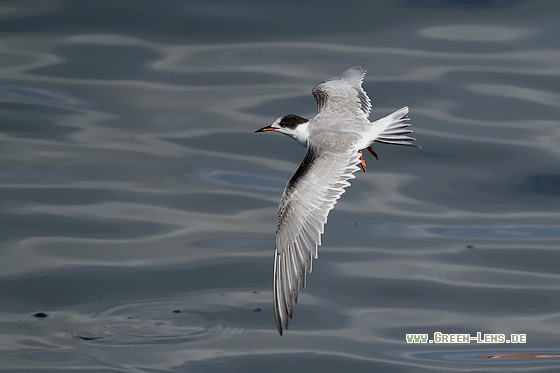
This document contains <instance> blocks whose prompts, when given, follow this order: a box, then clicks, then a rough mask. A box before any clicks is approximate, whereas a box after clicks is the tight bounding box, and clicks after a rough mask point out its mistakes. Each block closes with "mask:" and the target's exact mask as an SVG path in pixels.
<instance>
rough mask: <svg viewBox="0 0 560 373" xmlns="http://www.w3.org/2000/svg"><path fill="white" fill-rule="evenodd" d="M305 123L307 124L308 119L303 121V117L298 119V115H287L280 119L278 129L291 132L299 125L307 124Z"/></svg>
mask: <svg viewBox="0 0 560 373" xmlns="http://www.w3.org/2000/svg"><path fill="white" fill-rule="evenodd" d="M307 122H309V119H305V118H304V117H300V116H299V115H295V114H288V115H284V116H283V117H282V120H281V121H280V123H278V124H279V125H280V127H284V128H289V129H292V130H293V129H294V128H296V127H297V126H298V125H299V124H302V123H307Z"/></svg>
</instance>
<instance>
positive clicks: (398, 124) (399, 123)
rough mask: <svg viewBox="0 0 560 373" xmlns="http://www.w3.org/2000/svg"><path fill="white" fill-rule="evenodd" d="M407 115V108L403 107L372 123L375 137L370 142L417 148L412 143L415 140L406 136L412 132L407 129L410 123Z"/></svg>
mask: <svg viewBox="0 0 560 373" xmlns="http://www.w3.org/2000/svg"><path fill="white" fill-rule="evenodd" d="M407 114H408V106H405V107H403V108H402V109H399V110H397V111H395V112H394V113H392V114H389V115H387V116H386V117H384V118H381V119H378V120H376V121H375V122H373V123H372V129H374V130H375V133H374V135H375V137H374V139H373V140H372V141H373V142H381V143H384V144H393V145H404V146H413V147H415V148H419V146H418V145H415V144H414V143H413V141H414V140H416V139H415V138H413V137H410V136H407V135H408V134H409V133H412V130H410V129H409V127H410V123H408V121H409V120H410V118H409V117H407V116H406V115H407Z"/></svg>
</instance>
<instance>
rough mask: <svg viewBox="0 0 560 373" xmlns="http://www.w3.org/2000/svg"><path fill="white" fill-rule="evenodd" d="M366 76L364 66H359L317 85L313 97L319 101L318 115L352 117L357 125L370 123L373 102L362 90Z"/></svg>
mask: <svg viewBox="0 0 560 373" xmlns="http://www.w3.org/2000/svg"><path fill="white" fill-rule="evenodd" d="M365 76H366V68H365V67H364V65H358V66H354V67H352V68H350V69H348V70H346V71H345V72H343V73H342V74H340V75H337V76H334V77H332V78H329V79H327V80H325V81H324V82H321V83H319V84H317V85H316V86H315V87H314V88H313V97H315V100H316V101H317V114H318V115H321V116H323V115H324V116H328V117H345V118H348V117H350V118H353V119H355V120H356V122H357V123H367V122H369V120H368V118H369V113H370V112H371V100H370V99H369V97H368V95H367V93H366V92H365V91H364V90H363V88H362V81H363V80H364V77H365Z"/></svg>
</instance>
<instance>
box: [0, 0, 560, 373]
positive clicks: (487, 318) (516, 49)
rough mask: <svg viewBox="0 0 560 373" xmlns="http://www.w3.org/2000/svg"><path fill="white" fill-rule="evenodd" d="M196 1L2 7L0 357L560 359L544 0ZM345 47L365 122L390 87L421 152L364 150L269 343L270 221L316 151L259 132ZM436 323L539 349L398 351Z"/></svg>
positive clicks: (468, 363) (109, 361)
mask: <svg viewBox="0 0 560 373" xmlns="http://www.w3.org/2000/svg"><path fill="white" fill-rule="evenodd" d="M455 3H456V2H455ZM455 3H454V4H455ZM193 4H194V3H193ZM193 4H190V3H189V4H186V3H184V4H183V3H169V4H167V5H166V7H158V8H157V9H155V8H154V7H153V4H152V3H150V2H143V1H140V2H137V3H135V5H134V6H131V5H130V4H129V5H122V4H121V5H119V6H116V5H114V4H108V3H107V4H106V7H104V8H101V7H99V5H98V4H93V3H91V4H87V5H84V4H82V5H77V4H73V3H71V2H63V1H62V2H52V1H51V2H48V3H47V2H42V1H18V2H15V1H14V2H11V1H8V2H4V3H2V5H1V6H0V18H2V19H3V22H2V24H1V25H0V29H1V30H2V31H4V32H3V37H2V39H1V40H0V55H1V56H2V59H1V61H2V62H1V65H2V69H0V79H2V82H1V84H0V106H1V108H2V110H1V114H0V116H1V119H2V120H1V121H0V122H1V123H0V149H2V150H1V152H2V158H1V159H2V167H1V169H0V206H1V209H0V227H1V228H0V237H1V239H2V240H1V242H0V283H1V286H0V298H1V299H2V305H3V309H2V311H1V313H0V330H2V336H3V337H2V338H1V340H0V346H1V347H0V350H1V351H3V352H2V354H3V359H2V360H3V364H4V365H3V366H5V367H6V368H5V369H10V370H14V371H15V370H18V369H19V370H25V371H39V370H45V369H51V370H60V369H75V370H85V369H97V370H104V371H148V370H150V371H182V370H201V371H202V370H208V369H209V367H210V366H211V367H212V370H214V371H220V370H229V371H231V370H240V371H246V370H268V371H270V370H274V369H277V370H279V371H280V370H281V371H286V370H289V369H291V368H293V369H295V370H314V369H315V370H316V369H320V370H321V371H323V372H325V371H340V370H342V369H348V366H349V364H350V365H351V367H352V370H353V371H372V370H378V371H388V372H389V371H399V372H400V371H415V372H416V371H426V372H428V371H433V370H435V369H443V370H451V369H457V367H459V369H467V370H469V369H470V370H472V369H475V370H476V369H478V370H480V369H482V370H485V369H486V370H488V369H491V370H495V371H509V370H511V367H512V365H511V364H513V363H512V361H511V360H508V361H505V360H506V359H500V361H498V360H496V359H483V358H481V356H487V355H491V354H508V353H519V354H523V353H528V354H531V353H550V354H554V353H557V351H553V350H551V349H550V348H549V347H550V346H554V345H555V343H556V341H557V340H558V333H559V330H558V327H557V325H558V320H560V315H559V314H558V311H557V310H558V308H559V306H560V304H559V303H558V299H560V298H559V297H558V290H559V289H558V285H557V284H558V275H557V272H558V271H557V263H558V259H559V258H558V256H559V255H560V254H559V251H558V247H557V246H558V245H557V241H558V237H559V236H560V230H559V229H558V222H559V221H560V213H559V212H558V208H557V199H556V197H557V196H558V190H559V188H558V185H559V183H558V171H557V169H558V167H557V164H558V158H559V156H560V151H559V149H560V147H559V146H558V144H559V140H560V129H559V127H558V125H557V124H558V113H557V112H558V107H559V106H560V96H559V95H558V94H557V93H556V87H557V86H558V76H559V75H558V74H559V72H560V64H559V63H558V62H559V61H560V50H559V49H558V48H557V46H556V44H555V39H554V38H551V37H550V36H549V35H556V34H557V32H556V30H557V28H558V27H557V22H556V19H555V18H554V17H553V16H552V15H553V13H554V12H553V11H550V10H551V9H552V10H553V9H555V8H554V7H555V6H556V5H551V6H549V8H548V9H547V10H546V12H545V11H544V10H539V9H538V6H537V5H536V2H531V1H528V2H515V3H514V4H512V3H511V2H507V4H506V3H501V2H492V3H485V4H484V5H478V6H483V7H484V10H485V11H486V12H487V17H488V18H487V21H485V22H483V23H477V24H473V23H472V14H473V13H472V12H471V11H470V10H472V9H473V8H472V7H473V6H474V5H472V4H471V3H469V4H466V3H465V4H460V5H461V6H458V8H457V7H455V5H454V6H453V7H450V6H449V4H448V3H446V2H436V3H433V4H432V5H429V6H428V5H426V4H424V3H422V2H420V3H418V2H414V4H413V3H411V2H403V3H402V4H400V5H398V4H396V3H386V4H377V3H376V4H375V5H367V6H366V5H364V8H363V9H362V8H361V9H362V11H360V12H359V14H355V13H352V14H353V15H352V17H350V16H348V17H342V18H341V17H339V15H340V14H346V13H345V12H350V10H351V11H352V12H354V10H355V7H351V6H348V7H347V8H348V9H342V10H341V9H336V10H333V9H332V8H329V5H328V4H323V6H324V9H323V13H321V12H320V10H319V9H317V8H316V7H314V8H313V17H310V16H308V14H307V13H306V10H305V9H304V8H302V7H301V4H300V3H295V2H284V3H283V4H282V6H276V8H274V9H275V10H274V11H273V12H271V11H270V10H268V11H266V12H265V13H263V14H262V15H259V14H258V12H259V9H260V10H263V9H264V8H263V7H265V6H264V5H262V4H260V3H258V4H257V3H255V4H241V5H238V6H235V7H233V8H235V9H233V8H232V6H231V4H221V3H220V2H217V3H216V2H215V3H208V4H206V3H205V5H201V4H198V5H197V6H196V7H195V6H194V5H193ZM403 4H404V5H403ZM249 5H250V6H249ZM268 6H269V5H267V6H266V7H268ZM434 8H437V11H438V13H437V14H436V13H434ZM267 9H268V8H267ZM543 9H544V8H543ZM296 10H297V11H296ZM308 10H309V9H308ZM263 12H264V10H263ZM317 12H319V13H320V14H317ZM331 12H332V14H336V15H337V17H336V20H337V22H332V21H333V20H334V18H333V16H332V15H331ZM396 14H398V15H399V16H398V20H395V15H396ZM528 15H529V16H531V17H533V18H531V17H527V16H528ZM288 16H289V17H288ZM279 17H280V18H281V19H283V20H284V21H285V22H286V24H283V23H279V22H278V19H279ZM356 17H357V18H356ZM448 17H452V18H448ZM520 18H522V19H524V21H523V22H520V21H519V20H520ZM552 18H554V19H552ZM346 19H352V22H351V24H348V23H347V22H345V21H344V20H346ZM450 19H453V20H454V22H450V21H449V20H450ZM297 20H300V21H302V23H301V25H300V26H299V27H293V25H292V24H291V23H290V22H296V21H297ZM455 21H456V22H455ZM209 25H210V26H211V27H210V26H209ZM271 25H273V26H278V25H283V26H284V27H282V28H278V27H271ZM232 26H239V27H232ZM327 26H328V27H327ZM357 63H365V64H366V65H367V67H368V70H369V73H368V75H367V78H366V81H365V83H364V87H365V88H366V90H368V92H370V93H371V96H372V99H373V103H374V113H373V115H372V119H375V118H377V117H381V116H383V115H385V114H386V113H388V112H390V111H392V110H394V109H395V108H396V107H398V106H399V105H402V104H403V102H404V103H405V104H407V105H409V106H410V107H411V117H412V119H413V123H414V129H415V134H416V135H417V138H418V142H419V143H420V144H421V145H422V146H423V149H422V151H412V150H410V149H397V148H395V147H389V146H383V145H378V146H376V152H377V153H378V154H379V155H380V160H379V161H378V162H375V163H373V164H372V166H371V167H370V168H368V172H367V173H365V174H363V173H360V174H359V175H357V179H356V180H353V186H352V188H350V189H349V191H348V192H347V193H346V194H345V195H344V196H343V198H342V199H341V201H340V202H339V204H338V205H337V208H336V209H335V211H334V212H333V214H331V216H330V217H329V223H328V224H327V226H326V234H325V239H324V243H325V244H324V246H323V247H321V251H320V259H319V260H318V261H317V262H316V263H315V265H314V271H313V273H312V274H311V275H310V276H309V279H308V281H309V282H308V284H309V289H306V290H305V291H303V292H302V294H301V298H300V300H301V302H300V304H299V305H298V306H299V308H298V313H297V316H295V318H294V319H293V321H292V322H291V324H290V325H291V326H290V328H291V329H290V330H289V331H288V333H286V335H285V336H284V337H282V338H279V337H278V336H277V335H276V331H275V330H274V323H273V316H272V310H271V304H270V302H271V294H270V290H271V289H270V287H271V286H270V280H271V276H272V272H271V271H272V253H273V248H274V229H275V218H276V217H275V214H276V209H277V203H278V200H279V198H280V194H281V193H282V188H283V187H284V185H285V184H286V182H287V180H288V179H289V178H290V176H291V174H292V173H293V172H294V170H295V169H296V167H297V165H298V164H299V162H300V161H301V158H302V157H303V154H304V149H303V148H302V147H300V146H298V145H297V144H292V142H291V141H290V140H289V139H284V138H273V137H272V136H271V137H258V136H253V134H252V132H253V131H254V130H255V129H256V128H259V127H262V126H263V125H266V124H269V123H271V122H272V121H273V120H274V119H275V118H277V117H278V116H279V115H281V114H284V113H287V112H294V113H297V114H300V115H304V116H309V115H313V112H314V111H315V102H314V100H313V98H312V97H311V95H310V91H311V87H313V85H314V84H316V83H317V82H319V81H320V80H322V79H324V78H326V77H328V76H331V75H332V74H333V73H334V72H339V71H342V70H343V69H345V68H347V67H349V66H352V65H355V64H357ZM372 162H373V161H372ZM39 311H44V312H45V313H46V314H47V315H48V317H45V318H37V317H33V316H32V315H33V314H35V313H36V312H39ZM175 311H177V312H175ZM437 330H440V331H442V332H455V331H456V332H464V333H471V334H475V333H476V332H479V331H480V332H484V333H526V334H527V336H528V341H529V342H528V343H527V345H526V346H521V348H520V346H514V347H512V348H508V347H510V346H504V345H499V346H482V347H481V346H479V345H476V346H475V345H474V344H473V345H470V346H467V347H465V348H456V347H457V346H451V348H443V347H442V346H440V345H427V346H411V345H407V344H406V343H405V338H404V337H405V335H406V334H407V333H424V332H425V333H433V332H434V331H437ZM115 347H117V349H115ZM524 347H527V348H524ZM531 360H532V361H531V363H533V361H535V360H538V359H531ZM544 360H545V359H543V360H539V361H538V362H537V363H536V364H539V367H542V368H543V369H555V368H557V365H558V363H556V362H554V359H546V360H547V361H544ZM521 364H526V363H524V362H523V363H521ZM527 364H529V363H527ZM533 364H534V363H533ZM523 366H524V365H523ZM527 366H529V365H527ZM261 367H262V369H259V368H261Z"/></svg>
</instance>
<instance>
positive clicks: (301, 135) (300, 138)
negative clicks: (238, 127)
mask: <svg viewBox="0 0 560 373" xmlns="http://www.w3.org/2000/svg"><path fill="white" fill-rule="evenodd" d="M308 124H309V119H306V118H304V117H300V116H299V115H295V114H288V115H284V116H282V117H280V118H278V119H276V120H275V121H274V123H272V124H271V125H270V126H265V127H263V128H259V129H258V130H256V131H255V133H257V132H267V131H274V132H280V133H283V134H284V135H287V136H290V137H291V138H292V139H294V140H296V141H297V142H299V143H300V144H301V145H303V146H307V139H308V138H309V133H308V131H307V125H308Z"/></svg>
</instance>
